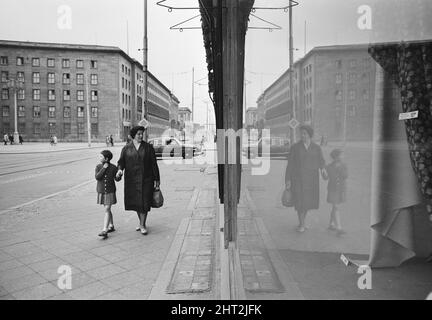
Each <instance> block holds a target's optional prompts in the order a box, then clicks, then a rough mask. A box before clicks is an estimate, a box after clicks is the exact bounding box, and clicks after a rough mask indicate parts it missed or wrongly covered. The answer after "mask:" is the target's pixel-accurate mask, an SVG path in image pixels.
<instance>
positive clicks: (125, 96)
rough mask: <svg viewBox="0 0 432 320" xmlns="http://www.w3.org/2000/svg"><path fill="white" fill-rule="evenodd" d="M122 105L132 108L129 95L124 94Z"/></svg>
mask: <svg viewBox="0 0 432 320" xmlns="http://www.w3.org/2000/svg"><path fill="white" fill-rule="evenodd" d="M122 104H124V105H127V106H131V96H128V95H127V94H124V93H122Z"/></svg>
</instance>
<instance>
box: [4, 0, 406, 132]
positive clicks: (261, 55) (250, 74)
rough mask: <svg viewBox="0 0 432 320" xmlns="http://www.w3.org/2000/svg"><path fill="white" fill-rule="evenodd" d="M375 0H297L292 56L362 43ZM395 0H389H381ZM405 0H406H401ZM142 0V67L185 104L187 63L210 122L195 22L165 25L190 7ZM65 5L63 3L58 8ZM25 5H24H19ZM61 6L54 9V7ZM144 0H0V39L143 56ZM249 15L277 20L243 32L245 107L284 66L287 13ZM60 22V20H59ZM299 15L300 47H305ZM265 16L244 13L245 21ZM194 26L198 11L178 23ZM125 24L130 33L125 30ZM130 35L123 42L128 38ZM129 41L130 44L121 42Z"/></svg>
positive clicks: (261, 2) (198, 109) (199, 110)
mask: <svg viewBox="0 0 432 320" xmlns="http://www.w3.org/2000/svg"><path fill="white" fill-rule="evenodd" d="M375 1H378V0H298V2H299V5H298V6H296V7H294V9H293V35H294V48H296V51H295V54H294V58H295V60H297V59H299V58H301V57H302V56H303V55H304V53H305V52H307V51H309V50H311V49H312V48H313V47H315V46H321V45H334V44H351V43H368V42H369V39H370V36H371V35H370V30H361V29H359V27H358V20H359V18H360V16H361V14H359V13H358V10H359V7H360V6H362V5H365V4H368V3H371V2H375ZM381 1H394V0H381ZM402 1H407V0H402ZM287 2H288V1H287V0H256V2H255V6H256V7H268V6H269V4H271V5H272V6H275V7H276V6H278V5H281V4H282V5H283V4H285V3H287ZM156 3H157V1H156V0H148V45H149V60H148V65H149V70H150V71H151V72H152V73H153V74H154V75H155V76H156V77H157V78H158V79H159V80H161V81H162V82H163V83H164V84H165V86H166V87H168V88H169V89H170V90H172V92H173V93H174V94H175V95H176V96H177V97H178V98H179V100H180V105H182V106H188V107H191V104H192V68H193V69H194V79H195V87H194V107H195V108H194V118H195V119H194V120H195V122H199V123H202V124H204V123H205V122H206V116H207V112H206V105H208V106H209V108H210V110H211V111H210V123H212V122H214V115H213V111H212V108H211V105H210V104H209V101H210V99H209V96H208V87H207V66H206V60H205V51H204V47H203V37H202V32H201V30H200V29H196V30H183V32H180V31H178V30H170V27H171V26H174V25H176V24H178V23H180V22H182V21H184V20H187V19H189V18H192V17H194V16H196V15H198V14H199V12H198V11H197V10H173V11H172V12H168V10H167V9H166V8H163V7H161V6H158V5H157V4H156ZM166 3H168V4H171V5H173V6H175V5H178V6H181V5H182V6H190V7H196V6H197V3H198V1H197V0H168V1H167V2H166ZM64 6H66V7H64ZM23 8H25V10H23ZM64 8H69V9H70V11H69V12H70V18H71V19H70V22H71V23H70V24H67V23H66V24H64V21H65V20H62V18H63V17H64V14H65V11H62V10H64ZM59 10H60V11H59ZM143 11H144V0H0V39H3V40H19V41H36V42H58V43H76V44H98V45H108V46H117V47H119V48H121V49H122V50H124V51H125V52H128V53H129V55H130V56H132V57H133V58H135V59H137V60H138V61H142V59H143V57H142V51H139V49H140V48H142V43H143V28H144V27H143V26H144V15H143ZM254 15H256V16H258V17H260V18H262V19H265V20H268V21H270V22H272V23H274V24H277V25H279V26H280V27H282V29H281V30H274V31H273V32H269V31H268V30H256V29H249V30H248V32H247V35H246V61H245V69H246V71H245V78H246V81H245V82H246V86H245V87H246V106H247V108H249V107H254V106H256V100H257V98H258V97H259V95H260V94H261V92H262V90H264V89H265V88H266V87H268V86H269V85H270V84H271V83H272V82H273V81H275V80H276V79H277V78H278V77H279V76H280V75H281V74H282V73H283V72H284V71H285V70H286V69H287V68H288V62H289V55H288V13H287V12H284V11H283V10H280V9H279V10H278V9H275V10H256V12H255V13H254ZM59 21H60V22H61V21H63V24H62V23H60V24H59ZM305 22H306V30H307V32H306V46H305ZM264 25H265V23H263V22H262V21H260V20H259V19H257V18H255V17H251V18H250V22H249V26H250V27H262V26H264ZM184 26H188V27H200V21H199V18H196V19H193V20H191V21H190V22H188V23H186V24H184ZM127 30H128V31H129V32H127ZM128 38H129V41H127V39H128ZM128 43H129V46H128Z"/></svg>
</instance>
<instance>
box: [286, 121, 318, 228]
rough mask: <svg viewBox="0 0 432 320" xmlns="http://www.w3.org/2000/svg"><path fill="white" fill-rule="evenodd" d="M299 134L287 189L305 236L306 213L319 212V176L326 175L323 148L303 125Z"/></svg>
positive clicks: (294, 146) (310, 129)
mask: <svg viewBox="0 0 432 320" xmlns="http://www.w3.org/2000/svg"><path fill="white" fill-rule="evenodd" d="M300 133H301V140H300V141H299V142H297V143H295V144H294V145H293V146H292V147H291V149H290V153H289V156H288V165H287V168H286V171H285V186H286V189H291V194H292V197H293V203H294V208H295V210H296V211H297V215H298V219H299V225H298V227H297V231H298V232H304V231H305V227H306V225H305V221H306V214H307V212H308V211H309V210H314V209H318V208H319V172H320V171H321V174H325V161H324V157H323V153H322V150H321V147H320V146H319V145H317V144H316V143H314V142H313V141H312V137H313V134H314V131H313V128H312V127H311V126H308V125H303V126H301V127H300Z"/></svg>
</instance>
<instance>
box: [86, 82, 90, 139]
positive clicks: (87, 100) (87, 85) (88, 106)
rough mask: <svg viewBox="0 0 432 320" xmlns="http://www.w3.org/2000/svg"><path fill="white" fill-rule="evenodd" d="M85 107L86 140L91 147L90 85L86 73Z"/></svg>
mask: <svg viewBox="0 0 432 320" xmlns="http://www.w3.org/2000/svg"><path fill="white" fill-rule="evenodd" d="M85 82H86V91H87V94H86V109H87V142H88V147H89V148H90V147H91V124H90V102H89V95H90V87H89V79H88V74H86V79H85Z"/></svg>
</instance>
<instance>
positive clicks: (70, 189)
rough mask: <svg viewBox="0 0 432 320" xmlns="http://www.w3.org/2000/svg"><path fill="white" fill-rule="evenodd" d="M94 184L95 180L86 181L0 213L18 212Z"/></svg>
mask: <svg viewBox="0 0 432 320" xmlns="http://www.w3.org/2000/svg"><path fill="white" fill-rule="evenodd" d="M92 182H94V180H89V181H85V182H82V183H80V184H77V185H75V186H73V187H70V188H68V189H65V190H62V191H58V192H55V193H52V194H49V195H46V196H43V197H41V198H38V199H35V200H31V201H29V202H26V203H22V204H19V205H17V206H14V207H11V208H8V209H4V210H1V211H0V215H2V214H5V213H7V212H9V211H13V210H16V209H19V208H22V207H25V206H28V205H30V204H33V203H35V202H39V201H42V200H45V199H49V198H52V197H55V196H58V195H60V194H62V193H66V192H69V191H72V190H74V189H77V188H79V187H82V186H85V185H88V184H90V183H92Z"/></svg>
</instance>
